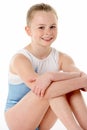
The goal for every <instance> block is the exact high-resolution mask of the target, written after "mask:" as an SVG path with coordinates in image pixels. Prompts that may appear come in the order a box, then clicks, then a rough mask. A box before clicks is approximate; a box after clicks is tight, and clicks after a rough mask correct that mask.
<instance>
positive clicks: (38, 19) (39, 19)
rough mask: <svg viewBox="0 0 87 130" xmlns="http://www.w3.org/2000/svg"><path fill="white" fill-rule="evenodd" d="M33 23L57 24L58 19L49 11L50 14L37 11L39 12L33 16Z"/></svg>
mask: <svg viewBox="0 0 87 130" xmlns="http://www.w3.org/2000/svg"><path fill="white" fill-rule="evenodd" d="M32 23H35V24H47V23H50V24H51V23H52V24H57V17H56V15H55V14H54V13H53V12H52V11H49V12H46V11H37V12H34V14H33V19H32Z"/></svg>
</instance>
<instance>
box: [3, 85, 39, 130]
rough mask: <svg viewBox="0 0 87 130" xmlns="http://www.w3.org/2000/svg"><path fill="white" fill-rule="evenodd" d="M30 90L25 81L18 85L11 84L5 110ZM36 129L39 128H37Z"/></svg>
mask: <svg viewBox="0 0 87 130" xmlns="http://www.w3.org/2000/svg"><path fill="white" fill-rule="evenodd" d="M30 90H31V89H30V88H28V87H27V86H26V85H25V84H24V83H21V84H18V85H13V84H9V90H8V97H7V101H6V106H5V111H7V110H8V109H9V108H11V107H13V106H14V105H16V104H17V103H18V102H19V101H20V100H21V99H22V98H23V97H24V96H25V95H26V94H27V93H28V92H29V91H30ZM36 130H39V129H38V128H36Z"/></svg>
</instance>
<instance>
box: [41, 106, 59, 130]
mask: <svg viewBox="0 0 87 130" xmlns="http://www.w3.org/2000/svg"><path fill="white" fill-rule="evenodd" d="M56 120H57V116H56V115H55V114H54V112H53V111H52V110H51V108H50V107H49V108H48V111H47V112H46V114H45V116H44V117H43V119H42V121H41V123H40V127H39V128H40V130H50V129H51V128H52V126H53V125H54V124H55V122H56Z"/></svg>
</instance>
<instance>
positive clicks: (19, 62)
mask: <svg viewBox="0 0 87 130" xmlns="http://www.w3.org/2000/svg"><path fill="white" fill-rule="evenodd" d="M29 64H30V65H31V63H30V61H29V59H28V58H27V57H26V56H24V55H23V54H20V53H18V54H15V55H14V56H13V57H12V58H11V62H10V66H9V68H10V71H11V72H13V73H15V74H16V70H17V69H19V68H21V67H23V66H26V65H29Z"/></svg>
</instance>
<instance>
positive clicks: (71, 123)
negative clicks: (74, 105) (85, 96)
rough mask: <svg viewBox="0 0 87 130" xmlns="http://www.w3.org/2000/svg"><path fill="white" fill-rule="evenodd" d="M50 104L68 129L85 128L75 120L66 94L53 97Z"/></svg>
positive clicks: (79, 129)
mask: <svg viewBox="0 0 87 130" xmlns="http://www.w3.org/2000/svg"><path fill="white" fill-rule="evenodd" d="M50 106H51V108H52V110H53V111H54V112H55V114H56V115H57V116H58V117H59V119H60V120H61V121H62V123H63V124H64V125H65V127H66V128H67V129H68V130H83V129H82V128H81V127H80V126H79V125H78V124H77V122H76V121H75V119H74V117H73V114H72V110H71V108H70V106H69V104H68V102H67V99H66V97H65V96H61V97H58V98H54V99H51V100H50Z"/></svg>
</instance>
